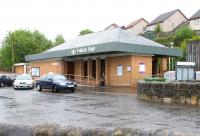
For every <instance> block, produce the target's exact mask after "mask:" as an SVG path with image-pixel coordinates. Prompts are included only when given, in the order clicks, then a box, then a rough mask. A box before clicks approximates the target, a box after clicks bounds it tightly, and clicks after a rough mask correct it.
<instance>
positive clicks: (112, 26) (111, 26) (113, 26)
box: [104, 23, 119, 30]
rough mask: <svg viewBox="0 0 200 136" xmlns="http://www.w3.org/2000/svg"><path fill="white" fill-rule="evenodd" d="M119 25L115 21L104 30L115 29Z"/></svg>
mask: <svg viewBox="0 0 200 136" xmlns="http://www.w3.org/2000/svg"><path fill="white" fill-rule="evenodd" d="M118 27H119V26H118V25H117V24H116V23H113V24H111V25H109V26H108V27H106V28H105V29H104V30H110V29H114V28H118Z"/></svg>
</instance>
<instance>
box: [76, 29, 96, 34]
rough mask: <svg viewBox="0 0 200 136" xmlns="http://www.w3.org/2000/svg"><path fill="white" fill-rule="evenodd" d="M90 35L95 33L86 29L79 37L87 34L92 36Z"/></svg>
mask: <svg viewBox="0 0 200 136" xmlns="http://www.w3.org/2000/svg"><path fill="white" fill-rule="evenodd" d="M90 33H93V31H92V30H90V29H84V30H82V31H80V34H79V35H86V34H90Z"/></svg>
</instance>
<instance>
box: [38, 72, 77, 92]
mask: <svg viewBox="0 0 200 136" xmlns="http://www.w3.org/2000/svg"><path fill="white" fill-rule="evenodd" d="M76 86H77V85H76V83H75V82H73V81H71V80H68V79H67V78H66V77H65V76H64V75H61V74H52V73H51V74H47V75H44V76H43V77H41V78H40V79H39V80H37V81H36V88H37V90H38V91H42V89H51V90H52V91H53V92H54V93H56V92H58V91H60V90H62V91H64V90H71V92H74V89H75V87H76Z"/></svg>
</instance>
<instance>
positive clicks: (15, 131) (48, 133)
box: [0, 124, 197, 136]
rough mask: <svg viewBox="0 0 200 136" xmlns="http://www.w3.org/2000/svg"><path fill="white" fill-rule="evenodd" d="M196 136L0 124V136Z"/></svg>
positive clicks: (120, 129)
mask: <svg viewBox="0 0 200 136" xmlns="http://www.w3.org/2000/svg"><path fill="white" fill-rule="evenodd" d="M194 135H195V136H197V135H196V134H186V133H181V132H169V131H167V130H165V129H157V130H150V131H145V130H144V129H142V130H140V129H134V128H114V129H105V128H87V129H85V128H80V127H74V126H66V127H65V126H63V127H61V126H60V125H58V124H41V125H36V126H23V125H11V124H0V136H194Z"/></svg>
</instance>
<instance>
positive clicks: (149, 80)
mask: <svg viewBox="0 0 200 136" xmlns="http://www.w3.org/2000/svg"><path fill="white" fill-rule="evenodd" d="M144 81H145V82H165V81H166V79H165V78H161V77H145V78H144Z"/></svg>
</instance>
